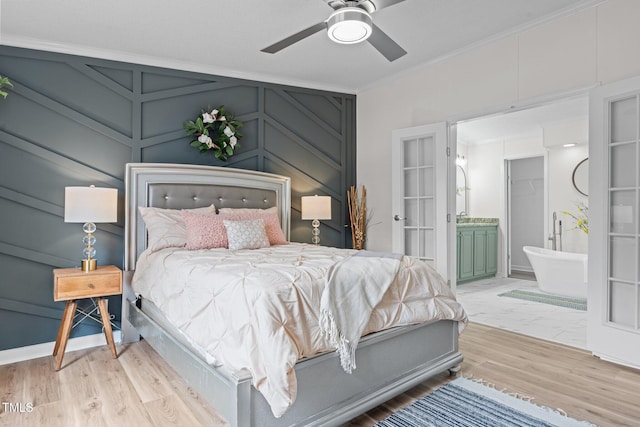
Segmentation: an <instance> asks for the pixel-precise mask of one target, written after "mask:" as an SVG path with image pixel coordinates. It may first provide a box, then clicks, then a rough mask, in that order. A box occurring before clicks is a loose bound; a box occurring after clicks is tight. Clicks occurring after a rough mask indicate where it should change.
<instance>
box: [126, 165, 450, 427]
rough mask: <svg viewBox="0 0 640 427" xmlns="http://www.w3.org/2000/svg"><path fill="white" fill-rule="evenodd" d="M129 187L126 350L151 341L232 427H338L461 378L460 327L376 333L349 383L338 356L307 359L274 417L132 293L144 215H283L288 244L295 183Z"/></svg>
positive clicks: (158, 178) (246, 175)
mask: <svg viewBox="0 0 640 427" xmlns="http://www.w3.org/2000/svg"><path fill="white" fill-rule="evenodd" d="M125 187H126V205H125V206H126V207H125V216H126V224H125V262H124V267H125V280H124V282H125V283H124V302H123V313H122V332H123V341H124V342H133V341H136V340H139V339H140V336H142V337H144V339H145V340H147V342H148V343H149V344H150V345H151V346H152V347H153V348H154V349H155V350H156V351H157V352H158V353H159V354H160V355H161V356H162V357H163V358H164V359H165V360H166V361H167V362H168V363H169V364H170V365H171V366H172V367H173V368H174V369H175V370H176V371H177V372H178V373H179V374H180V375H181V376H182V377H183V378H184V379H185V380H186V381H187V382H188V383H189V385H190V386H191V387H192V388H193V389H194V390H196V391H197V392H198V394H199V395H200V396H201V397H202V398H203V399H204V400H205V401H206V402H208V403H209V404H210V405H211V406H212V407H213V408H214V409H215V410H216V411H218V413H219V414H220V415H221V416H222V417H224V418H225V419H226V420H227V421H228V422H229V424H230V425H231V426H234V427H235V426H238V427H254V426H265V427H266V426H333V425H340V424H343V423H346V422H348V421H349V420H351V419H353V418H355V417H356V416H358V415H360V414H362V413H364V412H366V411H368V410H369V409H371V408H374V407H375V406H378V405H380V404H382V403H383V402H385V401H387V400H389V399H391V398H393V397H394V396H396V395H398V394H400V393H402V392H404V391H406V390H408V389H409V388H411V387H414V386H416V385H417V384H419V383H420V382H422V381H425V380H426V379H428V378H430V377H432V376H434V375H437V374H439V373H442V372H444V371H447V370H449V371H451V372H455V371H457V370H458V369H459V364H460V362H461V361H462V355H461V354H460V353H459V351H458V325H457V322H453V321H449V320H442V321H437V322H431V323H425V324H420V325H413V326H406V327H398V328H393V329H389V330H385V331H382V332H377V333H374V334H370V335H368V336H366V337H364V338H363V339H362V340H361V341H360V343H359V345H358V350H357V352H356V364H357V369H356V370H355V371H354V373H353V374H351V375H349V374H346V373H345V372H344V371H343V370H342V368H341V366H340V360H339V356H338V355H337V354H336V353H335V352H330V353H324V354H321V355H318V356H315V357H311V358H306V359H302V360H300V361H299V362H298V363H297V364H296V368H295V370H296V377H297V381H298V396H297V399H296V401H295V403H294V404H293V406H292V407H291V408H289V410H288V411H287V412H286V413H285V414H284V416H282V417H281V418H275V417H274V416H273V415H272V413H271V409H270V408H269V405H268V404H267V402H266V400H265V399H264V397H263V396H262V395H261V394H260V393H259V392H258V391H257V390H256V389H255V388H254V387H253V386H252V384H251V376H250V375H249V373H248V372H246V371H244V370H242V371H239V372H231V371H229V370H228V369H225V368H224V367H217V368H216V367H213V366H211V365H209V364H207V363H206V361H205V360H203V358H202V357H201V356H200V355H199V354H198V353H197V352H196V351H195V350H193V349H192V348H191V347H190V346H189V344H188V343H187V342H186V341H185V340H184V339H183V338H182V337H181V336H180V334H178V333H176V332H175V331H174V330H173V328H172V327H171V326H170V325H167V324H166V322H165V321H164V320H163V319H162V317H161V316H159V315H158V314H157V313H156V312H155V310H153V309H152V307H151V305H149V304H145V301H144V298H141V299H137V296H136V295H135V294H134V292H133V290H132V289H131V285H130V284H131V278H132V276H133V272H134V270H135V266H136V260H137V258H138V256H139V255H140V253H141V252H142V251H143V250H144V249H145V247H146V241H147V233H146V230H145V226H144V222H143V221H142V218H141V216H140V214H139V211H138V206H155V207H163V208H174V209H180V208H194V207H202V206H209V205H211V204H212V203H213V204H215V205H216V207H217V208H222V207H247V208H267V207H271V206H276V207H277V209H278V214H279V217H280V220H281V224H282V229H283V231H284V233H285V236H286V237H287V238H288V237H289V228H290V212H291V201H290V197H291V182H290V178H287V177H283V176H279V175H273V174H268V173H263V172H255V171H248V170H239V169H232V168H224V167H222V168H221V167H212V166H197V165H176V164H154V163H138V164H135V163H131V164H127V166H126V174H125Z"/></svg>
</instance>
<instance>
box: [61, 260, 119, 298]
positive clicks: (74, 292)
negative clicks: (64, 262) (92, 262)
mask: <svg viewBox="0 0 640 427" xmlns="http://www.w3.org/2000/svg"><path fill="white" fill-rule="evenodd" d="M54 278H55V281H54V289H53V299H54V301H60V300H69V299H81V298H89V297H101V296H107V295H117V294H120V293H122V273H121V272H120V270H119V269H117V268H114V269H110V268H108V266H107V267H103V268H98V269H97V270H94V271H91V272H88V273H85V272H82V271H80V270H77V269H65V270H57V271H56V272H55V273H54Z"/></svg>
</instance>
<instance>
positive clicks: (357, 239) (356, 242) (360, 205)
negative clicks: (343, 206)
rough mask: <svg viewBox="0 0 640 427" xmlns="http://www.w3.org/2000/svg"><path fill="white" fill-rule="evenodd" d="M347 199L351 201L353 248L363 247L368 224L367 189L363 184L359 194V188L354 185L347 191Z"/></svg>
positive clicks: (350, 217)
mask: <svg viewBox="0 0 640 427" xmlns="http://www.w3.org/2000/svg"><path fill="white" fill-rule="evenodd" d="M347 200H348V202H349V220H350V221H351V239H352V242H353V249H363V248H364V242H365V239H366V234H365V231H366V230H365V229H366V226H367V224H366V222H367V189H366V188H365V187H364V185H363V186H362V192H361V193H360V194H358V189H357V188H356V187H355V186H353V185H352V186H351V188H349V191H348V192H347Z"/></svg>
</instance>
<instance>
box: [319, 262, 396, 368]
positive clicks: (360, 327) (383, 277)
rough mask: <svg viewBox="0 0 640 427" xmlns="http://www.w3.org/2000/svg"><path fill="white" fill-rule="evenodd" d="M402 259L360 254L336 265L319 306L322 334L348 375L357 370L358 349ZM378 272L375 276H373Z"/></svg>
mask: <svg viewBox="0 0 640 427" xmlns="http://www.w3.org/2000/svg"><path fill="white" fill-rule="evenodd" d="M401 258H402V255H400V254H391V253H382V252H370V251H359V252H357V253H356V254H355V255H353V256H352V257H349V258H346V259H344V260H342V261H341V262H339V263H337V264H335V265H334V266H333V267H332V268H331V269H330V270H329V274H328V277H327V285H326V287H325V289H324V291H323V293H322V299H321V302H320V330H321V332H322V333H323V334H324V335H325V336H327V337H328V338H329V340H330V341H331V344H332V345H333V346H335V347H336V351H337V352H338V354H340V364H341V365H342V369H344V371H345V372H347V373H349V374H350V373H351V372H352V371H353V370H354V369H355V368H356V356H355V352H356V347H357V346H358V342H359V340H360V337H361V336H362V332H363V331H364V329H365V327H366V326H367V324H368V323H369V318H370V317H371V312H372V311H373V309H374V308H375V307H376V306H377V305H378V303H380V301H381V300H382V297H383V296H384V294H385V292H387V289H389V286H390V285H391V284H392V283H393V280H394V278H395V276H396V274H397V273H398V268H399V267H400V259H401ZM374 272H375V273H374Z"/></svg>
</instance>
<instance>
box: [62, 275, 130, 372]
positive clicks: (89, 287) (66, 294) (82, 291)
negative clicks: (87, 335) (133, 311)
mask: <svg viewBox="0 0 640 427" xmlns="http://www.w3.org/2000/svg"><path fill="white" fill-rule="evenodd" d="M121 293H122V271H121V270H120V269H119V268H118V267H115V266H113V265H107V266H100V267H98V268H97V269H95V270H93V271H89V272H84V271H82V270H81V269H79V268H57V269H54V270H53V300H54V301H67V305H66V306H65V308H64V314H63V315H62V321H61V322H60V329H59V330H58V336H57V338H56V345H55V347H54V348H53V356H54V357H55V358H56V371H58V370H60V367H61V366H62V358H63V357H64V351H65V348H66V347H67V341H68V340H69V334H70V333H71V325H72V324H73V318H74V316H75V313H76V308H77V307H78V306H77V301H76V300H78V299H83V298H96V302H97V305H98V309H99V311H100V317H101V319H102V326H103V327H104V336H105V338H106V339H107V343H108V344H109V348H111V354H112V355H113V358H114V359H115V358H116V357H118V354H117V353H116V345H115V343H114V341H113V330H112V329H111V321H110V319H109V312H108V310H107V302H106V300H105V299H104V298H103V297H105V296H108V295H118V294H121Z"/></svg>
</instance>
